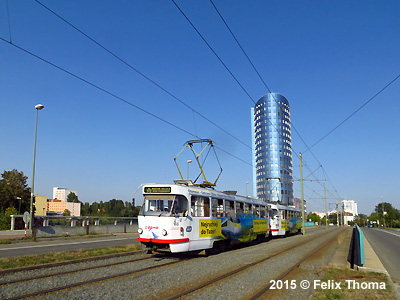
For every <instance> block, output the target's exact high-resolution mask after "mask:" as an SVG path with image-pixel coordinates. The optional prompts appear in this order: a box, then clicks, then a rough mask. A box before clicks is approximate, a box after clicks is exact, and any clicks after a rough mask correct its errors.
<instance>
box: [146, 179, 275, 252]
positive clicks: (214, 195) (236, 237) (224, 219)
mask: <svg viewBox="0 0 400 300" xmlns="http://www.w3.org/2000/svg"><path fill="white" fill-rule="evenodd" d="M143 196H144V201H143V206H142V208H141V211H140V214H139V217H138V227H139V228H138V232H139V238H138V241H140V242H141V243H142V246H144V247H145V251H146V252H148V253H151V251H152V250H153V249H154V250H157V249H165V250H169V251H171V252H173V253H175V252H187V251H201V250H209V249H220V250H223V249H226V248H227V247H229V246H230V245H232V244H235V243H241V242H250V241H254V240H262V239H263V238H265V237H267V236H268V235H269V224H268V214H267V212H268V204H267V203H265V202H261V201H258V200H256V199H255V198H250V197H243V196H237V195H232V194H229V193H227V192H218V191H214V190H210V189H206V188H202V187H197V186H194V185H191V181H180V182H179V183H178V182H176V184H151V185H145V186H143Z"/></svg>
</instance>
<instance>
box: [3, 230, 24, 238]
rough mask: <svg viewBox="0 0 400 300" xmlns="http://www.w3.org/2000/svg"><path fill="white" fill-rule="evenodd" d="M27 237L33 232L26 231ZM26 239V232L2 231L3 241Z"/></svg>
mask: <svg viewBox="0 0 400 300" xmlns="http://www.w3.org/2000/svg"><path fill="white" fill-rule="evenodd" d="M26 236H27V237H29V236H31V231H30V230H27V231H26ZM23 237H25V230H2V231H0V240H2V239H15V238H23Z"/></svg>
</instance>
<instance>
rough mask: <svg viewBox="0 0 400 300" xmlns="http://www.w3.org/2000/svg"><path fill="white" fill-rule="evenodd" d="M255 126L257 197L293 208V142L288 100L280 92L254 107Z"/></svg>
mask: <svg viewBox="0 0 400 300" xmlns="http://www.w3.org/2000/svg"><path fill="white" fill-rule="evenodd" d="M252 111H253V110H252ZM253 125H254V126H253V128H254V135H253V142H254V160H253V163H255V172H254V175H253V177H254V176H255V178H253V182H255V189H256V192H257V197H258V198H260V200H263V201H267V202H279V203H282V204H286V205H293V167H292V142H291V131H290V110H289V102H288V101H287V99H286V98H285V97H284V96H282V95H281V94H277V93H270V94H267V95H265V96H263V97H261V98H260V100H258V102H257V103H256V105H255V107H254V114H253Z"/></svg>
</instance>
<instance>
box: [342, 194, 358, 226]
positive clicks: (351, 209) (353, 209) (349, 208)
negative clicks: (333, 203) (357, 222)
mask: <svg viewBox="0 0 400 300" xmlns="http://www.w3.org/2000/svg"><path fill="white" fill-rule="evenodd" d="M342 209H343V211H344V212H346V213H350V214H352V215H346V214H344V216H343V219H344V223H345V224H347V222H349V221H354V217H355V216H357V215H358V210H357V202H356V201H354V200H342Z"/></svg>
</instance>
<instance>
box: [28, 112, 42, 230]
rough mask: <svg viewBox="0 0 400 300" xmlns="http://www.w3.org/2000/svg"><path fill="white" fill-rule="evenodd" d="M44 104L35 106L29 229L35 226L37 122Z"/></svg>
mask: <svg viewBox="0 0 400 300" xmlns="http://www.w3.org/2000/svg"><path fill="white" fill-rule="evenodd" d="M43 107H44V106H43V105H42V104H38V105H36V106H35V108H36V120H35V139H34V141H33V167H32V187H31V205H30V211H29V217H30V220H29V229H32V225H33V217H32V216H33V195H34V194H33V193H34V186H35V158H36V133H37V122H38V112H39V110H41V109H43Z"/></svg>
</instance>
